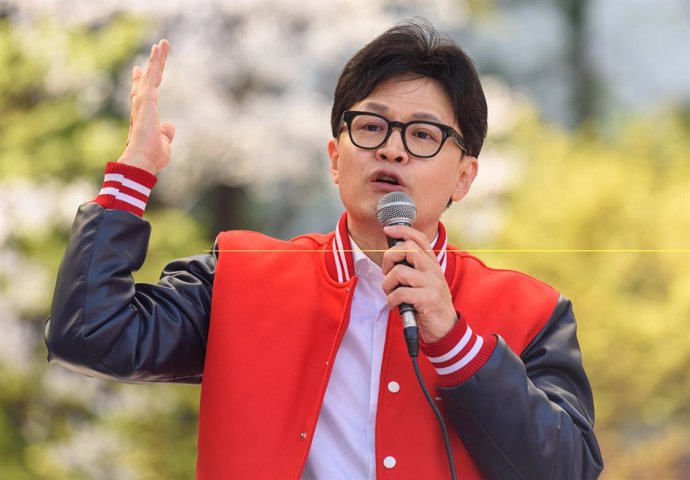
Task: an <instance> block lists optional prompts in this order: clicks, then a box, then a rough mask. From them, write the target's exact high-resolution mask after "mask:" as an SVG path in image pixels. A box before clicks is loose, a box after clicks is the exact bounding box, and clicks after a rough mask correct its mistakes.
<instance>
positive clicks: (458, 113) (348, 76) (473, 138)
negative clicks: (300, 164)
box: [331, 19, 487, 157]
mask: <svg viewBox="0 0 690 480" xmlns="http://www.w3.org/2000/svg"><path fill="white" fill-rule="evenodd" d="M404 74H414V75H420V76H424V77H428V78H431V79H433V80H435V81H437V82H438V83H439V84H440V85H441V86H442V87H443V89H444V90H445V91H446V92H447V94H448V97H449V98H450V101H451V105H452V108H453V113H454V115H455V121H457V123H458V125H459V126H460V130H461V132H460V133H461V134H462V136H463V138H464V140H465V145H466V147H467V150H468V151H469V153H470V155H472V156H473V157H477V156H479V152H480V151H481V149H482V144H483V143H484V138H485V137H486V130H487V112H486V98H485V97H484V91H483V90H482V86H481V83H480V82H479V75H478V74H477V71H476V69H475V68H474V64H473V62H472V59H470V57H469V56H467V54H466V53H465V52H464V51H463V50H462V49H461V48H460V47H459V46H458V45H457V44H456V43H455V42H453V40H451V39H450V38H449V37H447V36H444V35H441V34H439V33H438V32H437V31H436V29H435V28H434V27H433V26H432V25H431V24H430V23H429V22H428V21H427V20H425V19H415V20H412V21H406V22H402V23H400V24H398V25H395V26H394V27H392V28H390V29H388V30H386V31H385V32H384V33H382V34H381V35H379V36H378V37H376V38H375V39H374V40H373V41H371V42H370V43H368V44H367V45H365V46H364V47H363V48H362V49H361V50H359V51H358V52H357V53H356V54H355V55H354V56H353V57H352V58H351V59H350V61H349V62H347V64H346V65H345V68H344V69H343V71H342V73H341V74H340V78H339V79H338V84H337V85H336V88H335V94H334V99H333V109H332V110H331V128H332V130H333V137H337V136H338V127H339V126H340V119H341V117H342V115H343V112H344V111H346V110H347V109H349V108H350V107H352V106H353V105H354V104H355V103H357V102H359V101H361V100H363V99H364V98H366V97H367V96H368V95H369V94H370V93H371V92H372V91H373V90H374V89H375V88H376V86H377V85H379V84H380V83H382V82H385V81H386V80H389V79H391V78H393V77H395V76H398V75H404Z"/></svg>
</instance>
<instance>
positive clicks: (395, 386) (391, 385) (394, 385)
mask: <svg viewBox="0 0 690 480" xmlns="http://www.w3.org/2000/svg"><path fill="white" fill-rule="evenodd" d="M388 391H389V392H391V393H398V392H399V391H400V384H399V383H398V382H395V381H393V382H388Z"/></svg>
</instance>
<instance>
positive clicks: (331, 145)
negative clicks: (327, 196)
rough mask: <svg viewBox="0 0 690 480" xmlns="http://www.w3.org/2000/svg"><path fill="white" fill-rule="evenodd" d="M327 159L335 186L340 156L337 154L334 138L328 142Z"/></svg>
mask: <svg viewBox="0 0 690 480" xmlns="http://www.w3.org/2000/svg"><path fill="white" fill-rule="evenodd" d="M328 158H330V160H331V177H332V178H333V183H335V184H336V185H337V184H338V160H339V159H340V154H339V153H338V140H337V139H335V138H331V139H330V140H329V141H328Z"/></svg>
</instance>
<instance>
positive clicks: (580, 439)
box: [440, 297, 603, 480]
mask: <svg viewBox="0 0 690 480" xmlns="http://www.w3.org/2000/svg"><path fill="white" fill-rule="evenodd" d="M575 330H576V327H575V317H574V315H573V311H572V306H571V304H570V301H569V300H567V299H566V298H564V297H561V298H560V299H559V301H558V304H557V306H556V308H555V309H554V312H553V314H552V315H551V318H550V319H549V321H548V322H547V324H546V325H545V326H544V327H543V328H542V330H541V331H540V332H539V334H538V335H537V336H536V337H535V338H534V339H533V341H532V342H531V343H530V345H529V346H528V347H527V348H526V349H525V351H524V352H523V353H522V354H521V356H520V357H518V356H517V355H515V354H514V353H513V352H512V351H511V350H510V348H509V347H508V346H507V345H506V343H505V341H504V340H503V339H502V338H500V337H499V339H498V344H497V346H496V349H495V350H494V352H493V354H492V355H491V357H490V358H489V360H488V361H487V363H486V364H485V365H484V366H483V367H482V368H481V369H480V370H479V372H477V373H476V374H475V375H474V376H473V377H472V378H470V379H469V380H468V381H466V382H464V383H462V384H460V385H459V386H456V387H452V388H443V389H440V391H441V394H442V396H443V401H444V405H445V407H446V408H445V409H446V412H447V414H448V417H449V420H450V421H451V423H452V424H453V425H454V427H455V429H456V431H457V432H458V435H459V436H460V438H461V439H462V442H463V444H464V445H465V447H466V448H467V450H468V452H469V453H470V455H471V456H472V458H473V459H474V461H475V463H476V464H477V466H478V467H479V469H480V470H481V471H482V473H483V474H484V475H485V476H486V477H487V478H490V479H513V478H518V479H528V480H536V479H557V480H564V479H577V480H583V479H592V478H597V477H598V476H599V474H600V473H601V470H602V469H603V461H602V458H601V452H600V450H599V446H598V444H597V441H596V438H595V436H594V432H593V430H592V429H593V426H594V404H593V400H592V391H591V388H590V385H589V381H588V379H587V376H586V375H585V372H584V369H583V367H582V358H581V354H580V347H579V345H578V341H577V337H576V331H575Z"/></svg>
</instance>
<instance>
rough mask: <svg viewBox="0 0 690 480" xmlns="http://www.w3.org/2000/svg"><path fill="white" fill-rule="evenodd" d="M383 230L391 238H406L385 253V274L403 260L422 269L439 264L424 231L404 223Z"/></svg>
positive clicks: (383, 262)
mask: <svg viewBox="0 0 690 480" xmlns="http://www.w3.org/2000/svg"><path fill="white" fill-rule="evenodd" d="M383 231H384V232H385V233H386V235H388V236H389V237H391V238H398V239H401V240H404V241H403V242H401V243H399V244H397V245H396V246H394V247H392V248H390V249H389V250H387V251H386V252H385V253H384V254H383V260H382V263H381V270H382V271H383V274H384V275H386V274H387V273H388V272H390V271H391V270H392V269H393V267H395V266H396V265H397V264H398V263H400V262H402V261H403V260H405V261H407V262H408V263H409V264H410V265H412V266H413V267H414V268H417V269H422V270H426V269H428V268H431V266H432V265H436V266H438V261H437V259H436V255H435V254H434V252H433V251H432V249H431V245H430V244H429V240H428V239H427V238H426V235H424V234H423V233H422V232H420V231H418V230H415V229H414V228H411V227H406V226H403V225H396V226H391V227H385V228H384V229H383Z"/></svg>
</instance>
